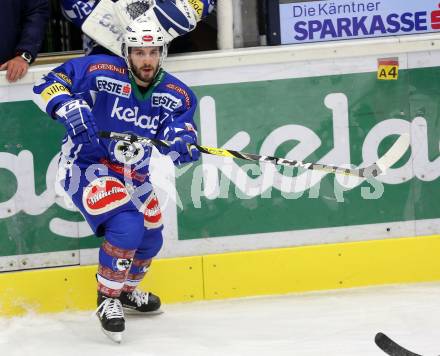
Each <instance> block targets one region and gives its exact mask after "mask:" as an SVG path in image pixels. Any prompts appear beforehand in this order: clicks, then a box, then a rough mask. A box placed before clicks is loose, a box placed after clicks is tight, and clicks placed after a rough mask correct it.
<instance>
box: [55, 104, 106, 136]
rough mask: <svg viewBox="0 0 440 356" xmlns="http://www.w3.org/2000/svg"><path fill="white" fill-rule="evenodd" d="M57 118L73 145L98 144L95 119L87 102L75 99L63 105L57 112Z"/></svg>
mask: <svg viewBox="0 0 440 356" xmlns="http://www.w3.org/2000/svg"><path fill="white" fill-rule="evenodd" d="M55 117H56V119H57V120H58V121H59V122H61V123H62V124H63V125H64V127H65V128H66V130H67V134H68V135H69V136H70V138H71V139H72V141H73V143H75V144H84V143H98V139H97V136H96V131H97V128H96V124H95V118H94V117H93V114H92V111H91V109H90V106H89V105H88V104H87V102H86V101H85V100H82V99H75V100H70V101H68V102H66V103H64V104H62V105H61V106H60V107H58V108H57V110H56V111H55Z"/></svg>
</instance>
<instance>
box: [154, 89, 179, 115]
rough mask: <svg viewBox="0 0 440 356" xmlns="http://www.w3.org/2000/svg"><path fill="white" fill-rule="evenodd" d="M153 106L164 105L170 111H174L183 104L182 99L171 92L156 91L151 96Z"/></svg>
mask: <svg viewBox="0 0 440 356" xmlns="http://www.w3.org/2000/svg"><path fill="white" fill-rule="evenodd" d="M151 105H152V106H153V107H159V106H161V107H163V108H165V109H167V110H169V111H174V110H176V109H178V108H180V107H181V106H182V100H180V99H179V98H176V97H175V96H174V95H171V94H169V93H154V94H153V95H152V96H151Z"/></svg>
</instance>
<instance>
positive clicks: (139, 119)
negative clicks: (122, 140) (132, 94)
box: [110, 98, 159, 135]
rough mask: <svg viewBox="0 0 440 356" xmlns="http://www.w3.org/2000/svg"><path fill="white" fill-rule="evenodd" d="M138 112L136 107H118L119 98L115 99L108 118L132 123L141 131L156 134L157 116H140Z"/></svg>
mask: <svg viewBox="0 0 440 356" xmlns="http://www.w3.org/2000/svg"><path fill="white" fill-rule="evenodd" d="M139 111H140V110H139V107H138V106H133V107H126V106H123V105H121V106H119V98H116V100H115V103H114V104H113V108H112V112H111V113H110V117H111V118H115V119H117V120H121V121H125V122H128V123H132V124H133V125H134V126H137V127H140V128H141V129H147V130H149V131H150V132H151V133H152V134H153V135H155V134H156V133H157V128H158V127H159V116H158V115H156V116H149V115H140V114H139Z"/></svg>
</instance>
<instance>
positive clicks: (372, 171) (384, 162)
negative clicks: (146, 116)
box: [99, 131, 409, 178]
mask: <svg viewBox="0 0 440 356" xmlns="http://www.w3.org/2000/svg"><path fill="white" fill-rule="evenodd" d="M99 135H100V136H101V137H103V138H110V139H114V140H120V141H126V142H130V143H134V142H139V143H141V144H147V145H153V146H156V147H161V146H162V147H169V146H170V142H167V141H163V140H158V139H155V138H148V137H142V136H136V135H132V134H125V133H119V132H108V131H101V132H100V133H99ZM190 147H195V148H196V149H198V150H199V151H200V152H202V153H206V154H210V155H215V156H220V157H231V158H240V159H245V160H248V161H259V162H269V163H273V164H276V165H282V166H290V167H296V168H302V169H308V170H314V171H319V172H326V173H332V174H342V175H346V176H354V177H360V178H371V177H377V176H378V175H380V174H383V173H385V171H386V170H387V169H388V168H390V167H391V166H392V165H393V164H394V163H396V162H397V161H398V160H399V159H400V158H401V157H402V156H403V154H404V153H405V152H406V150H407V149H408V147H409V135H408V134H402V135H400V137H399V138H398V139H397V141H396V142H395V143H394V144H393V146H392V147H391V148H390V149H389V150H388V151H387V152H386V153H385V154H384V155H383V156H382V157H381V158H379V159H378V160H377V162H375V163H373V164H372V165H370V166H367V167H364V168H344V167H337V166H332V165H327V164H323V163H306V162H302V161H296V160H289V159H286V158H280V157H272V156H262V155H257V154H253V153H245V152H239V151H233V150H226V149H223V148H217V147H208V146H200V145H196V144H191V145H190Z"/></svg>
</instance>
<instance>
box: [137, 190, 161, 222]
mask: <svg viewBox="0 0 440 356" xmlns="http://www.w3.org/2000/svg"><path fill="white" fill-rule="evenodd" d="M140 211H141V213H143V214H144V226H145V227H146V228H148V229H156V228H158V227H160V226H161V225H162V212H161V211H160V206H159V200H157V197H156V194H155V193H154V192H152V193H151V194H150V196H149V197H148V199H147V200H146V202H145V203H144V204H143V205H142V206H141V209H140Z"/></svg>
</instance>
